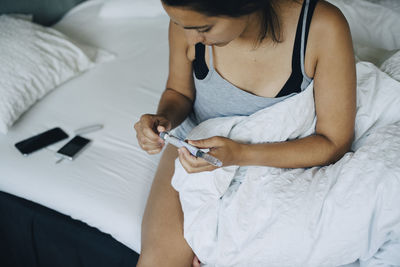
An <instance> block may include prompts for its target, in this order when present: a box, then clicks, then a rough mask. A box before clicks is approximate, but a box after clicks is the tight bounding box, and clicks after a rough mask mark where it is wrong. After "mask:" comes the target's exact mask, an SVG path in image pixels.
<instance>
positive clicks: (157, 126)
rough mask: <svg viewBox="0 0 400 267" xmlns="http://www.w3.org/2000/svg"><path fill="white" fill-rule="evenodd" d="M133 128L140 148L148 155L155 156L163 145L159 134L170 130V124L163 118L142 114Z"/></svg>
mask: <svg viewBox="0 0 400 267" xmlns="http://www.w3.org/2000/svg"><path fill="white" fill-rule="evenodd" d="M134 128H135V130H136V138H137V139H138V142H139V145H140V147H141V148H142V149H143V150H144V151H146V152H147V153H149V154H157V153H160V151H161V150H162V148H163V147H164V144H165V142H164V140H163V139H162V138H161V137H160V136H159V133H161V132H164V131H169V130H171V122H170V121H169V120H168V119H166V118H165V117H164V116H160V115H153V114H144V115H142V116H141V117H140V120H139V121H138V122H136V123H135V126H134Z"/></svg>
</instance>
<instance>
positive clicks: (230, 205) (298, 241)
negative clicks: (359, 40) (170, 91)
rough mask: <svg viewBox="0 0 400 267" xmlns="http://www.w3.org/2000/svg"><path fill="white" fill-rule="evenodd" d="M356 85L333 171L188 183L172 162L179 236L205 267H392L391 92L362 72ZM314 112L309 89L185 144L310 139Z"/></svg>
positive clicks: (396, 198)
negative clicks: (348, 144) (180, 216)
mask: <svg viewBox="0 0 400 267" xmlns="http://www.w3.org/2000/svg"><path fill="white" fill-rule="evenodd" d="M399 64H400V62H399ZM357 76H358V90H357V95H358V96H357V117H356V134H355V138H356V143H357V145H356V146H355V147H356V151H355V152H354V153H353V152H349V153H347V154H346V155H345V156H344V157H343V158H342V159H341V160H339V161H338V162H336V163H335V164H333V165H330V166H324V167H313V168H308V169H302V168H298V169H281V168H272V167H261V166H248V167H241V168H239V167H238V166H228V167H224V168H219V169H216V170H215V171H212V172H200V173H193V174H188V173H187V172H186V171H185V170H184V169H183V167H182V165H181V164H180V161H179V160H178V159H177V160H176V163H175V173H174V176H173V178H172V185H173V186H174V188H175V189H176V190H177V191H179V197H180V200H181V204H182V209H183V213H184V236H185V239H186V240H187V242H188V244H189V245H190V246H191V248H192V249H193V251H194V252H195V254H196V255H197V256H198V258H199V259H200V261H201V262H202V263H203V264H204V266H210V267H211V266H213V267H225V266H226V267H228V266H237V267H239V266H240V267H241V266H243V267H245V266H270V267H275V266H276V267H283V266H288V267H289V266H308V267H312V266H315V267H321V266H326V267H328V266H339V265H343V264H348V263H351V262H353V261H355V260H357V259H360V262H361V266H392V265H393V266H400V209H399V208H398V207H399V203H400V114H399V110H400V83H399V82H397V81H395V80H393V79H391V78H390V77H388V76H387V75H385V74H384V73H381V72H380V71H379V70H378V69H377V68H376V67H375V66H374V65H372V64H366V63H358V64H357ZM391 89H392V90H393V91H392V92H390V90H391ZM396 91H397V92H396ZM381 96H388V97H389V96H390V97H391V98H392V99H394V101H395V103H393V102H392V103H390V102H389V101H386V99H385V97H381ZM313 103H314V98H313V84H311V85H310V86H309V87H308V88H307V89H306V90H305V91H304V92H302V93H301V94H298V95H296V96H293V97H291V98H289V99H286V100H285V101H282V102H280V103H278V104H275V105H274V106H272V107H268V108H265V109H263V110H260V111H258V112H256V113H254V114H252V115H250V116H235V117H222V118H215V119H210V120H207V121H205V122H203V123H201V124H200V125H198V126H197V127H195V128H194V129H193V130H192V131H191V132H190V133H189V135H188V137H187V138H188V139H202V138H209V137H212V136H225V137H228V138H231V139H233V140H236V141H239V142H244V143H253V144H255V143H263V142H280V141H285V140H292V139H296V138H301V137H302V136H308V135H310V134H311V133H313V132H314V129H315V111H314V104H313ZM382 111H383V113H386V114H383V113H382ZM376 116H379V119H378V118H376ZM374 117H375V118H374ZM378 121H379V123H378ZM282 122H285V123H282ZM266 129H267V130H266ZM367 129H368V130H367ZM238 173H244V175H237V174H238Z"/></svg>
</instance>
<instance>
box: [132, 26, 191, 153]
mask: <svg viewBox="0 0 400 267" xmlns="http://www.w3.org/2000/svg"><path fill="white" fill-rule="evenodd" d="M169 49H170V54H169V55H170V60H169V75H168V81H167V89H166V90H165V91H164V93H163V94H162V96H161V99H160V102H159V104H158V110H157V114H144V115H142V116H141V117H140V120H139V121H138V122H137V123H135V126H134V127H135V130H136V135H137V139H138V142H139V145H140V147H141V148H142V149H143V150H145V151H147V153H149V154H157V153H159V152H160V151H161V150H162V148H163V146H164V140H162V139H161V138H160V137H159V136H158V133H159V132H162V131H168V130H170V129H171V128H174V127H176V126H178V125H179V124H180V123H181V122H182V121H183V120H184V119H185V118H186V116H187V115H188V114H189V112H190V110H191V109H192V105H193V100H194V94H195V93H194V92H195V89H194V82H193V75H192V71H193V70H192V64H191V61H190V60H189V59H188V57H187V50H188V44H187V41H186V38H185V35H184V33H183V30H182V29H179V28H178V27H177V26H176V25H174V24H172V23H170V27H169Z"/></svg>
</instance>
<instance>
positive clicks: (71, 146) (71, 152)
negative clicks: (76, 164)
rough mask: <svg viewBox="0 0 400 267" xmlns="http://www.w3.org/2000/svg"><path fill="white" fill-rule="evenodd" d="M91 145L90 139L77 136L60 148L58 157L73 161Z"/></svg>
mask: <svg viewBox="0 0 400 267" xmlns="http://www.w3.org/2000/svg"><path fill="white" fill-rule="evenodd" d="M89 143H90V139H87V138H84V137H82V136H79V135H77V136H75V137H74V138H72V139H71V140H70V141H69V142H68V143H66V144H65V145H64V146H63V147H62V148H60V149H59V150H58V151H57V155H58V156H60V157H63V158H67V159H69V160H73V159H74V158H76V156H77V155H78V154H79V153H80V152H82V150H83V149H84V148H85V147H86V146H87V145H88V144H89Z"/></svg>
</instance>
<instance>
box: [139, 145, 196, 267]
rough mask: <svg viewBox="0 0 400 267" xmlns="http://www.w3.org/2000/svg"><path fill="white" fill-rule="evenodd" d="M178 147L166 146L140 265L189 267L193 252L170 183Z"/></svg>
mask: <svg viewBox="0 0 400 267" xmlns="http://www.w3.org/2000/svg"><path fill="white" fill-rule="evenodd" d="M177 156H178V151H177V149H176V148H175V147H173V146H171V145H167V147H166V148H165V151H164V153H163V155H162V157H161V160H160V164H159V165H158V169H157V172H156V175H155V177H154V181H153V184H152V186H151V190H150V194H149V198H148V199H147V204H146V209H145V212H144V215H143V221H142V245H141V253H140V258H139V262H138V265H137V266H139V267H147V266H151V267H158V266H162V267H168V266H172V267H179V266H182V267H190V266H191V264H192V262H193V257H194V254H193V251H192V249H191V248H190V247H189V245H188V244H187V243H186V240H185V239H184V238H183V214H182V208H181V203H180V202H179V195H178V192H177V191H175V189H174V188H173V187H172V185H171V178H172V175H173V174H174V169H175V168H174V162H175V159H176V158H177Z"/></svg>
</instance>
